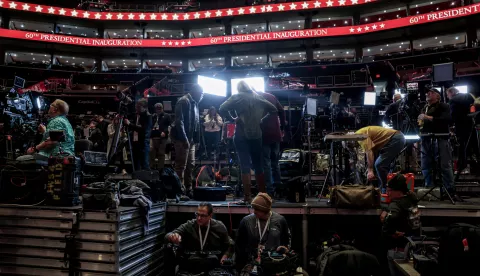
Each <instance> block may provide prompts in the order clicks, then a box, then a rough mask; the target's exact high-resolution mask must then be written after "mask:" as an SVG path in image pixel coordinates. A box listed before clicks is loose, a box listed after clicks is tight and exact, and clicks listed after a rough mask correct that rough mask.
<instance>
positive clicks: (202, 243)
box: [198, 221, 210, 251]
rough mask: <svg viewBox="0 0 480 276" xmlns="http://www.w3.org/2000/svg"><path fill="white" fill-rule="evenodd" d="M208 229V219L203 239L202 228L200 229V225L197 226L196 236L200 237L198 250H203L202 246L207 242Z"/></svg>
mask: <svg viewBox="0 0 480 276" xmlns="http://www.w3.org/2000/svg"><path fill="white" fill-rule="evenodd" d="M209 231H210V221H209V222H208V227H207V232H205V239H203V237H202V230H201V229H200V225H199V226H198V236H199V237H200V250H201V251H203V247H204V246H205V243H206V242H207V237H208V232H209Z"/></svg>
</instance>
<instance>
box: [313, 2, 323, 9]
mask: <svg viewBox="0 0 480 276" xmlns="http://www.w3.org/2000/svg"><path fill="white" fill-rule="evenodd" d="M320 5H322V3H320V2H318V1H315V3H313V6H314V7H315V8H320Z"/></svg>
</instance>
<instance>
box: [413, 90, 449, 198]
mask: <svg viewBox="0 0 480 276" xmlns="http://www.w3.org/2000/svg"><path fill="white" fill-rule="evenodd" d="M440 99H441V95H440V92H439V91H438V90H437V89H434V88H431V89H429V90H428V91H427V95H426V100H427V105H426V106H425V107H424V109H423V111H422V113H423V114H420V115H419V116H418V123H419V125H420V132H421V133H423V134H428V133H437V134H440V133H450V130H449V124H450V121H451V118H452V117H451V115H450V107H449V106H448V104H446V103H442V102H440ZM436 141H437V145H433V144H432V140H431V139H430V138H425V137H424V138H422V140H421V149H422V150H421V151H422V152H421V160H422V164H421V165H422V173H423V176H424V178H425V185H426V187H431V186H432V177H431V175H430V173H431V170H432V164H431V162H432V154H433V152H432V151H438V155H439V156H440V170H441V172H442V179H443V184H444V185H445V187H446V188H447V190H448V192H450V193H451V194H452V196H453V195H454V194H455V186H454V182H453V170H452V147H451V145H450V141H449V138H448V137H445V138H442V137H439V138H438V139H436Z"/></svg>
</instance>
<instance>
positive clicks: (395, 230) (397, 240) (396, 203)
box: [380, 174, 420, 276]
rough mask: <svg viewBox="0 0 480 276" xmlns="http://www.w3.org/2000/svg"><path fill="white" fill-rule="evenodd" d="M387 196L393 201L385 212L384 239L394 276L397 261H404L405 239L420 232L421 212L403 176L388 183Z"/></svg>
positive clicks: (395, 177) (398, 176)
mask: <svg viewBox="0 0 480 276" xmlns="http://www.w3.org/2000/svg"><path fill="white" fill-rule="evenodd" d="M387 194H388V196H389V198H390V199H391V203H390V204H389V206H388V210H387V211H383V212H382V214H381V216H380V220H381V222H382V238H383V241H384V245H385V246H386V249H387V250H388V254H387V257H388V266H389V269H390V274H391V275H392V276H394V275H397V274H396V272H395V263H394V260H396V259H404V257H405V252H404V248H405V245H406V244H407V239H406V238H405V237H407V236H412V235H418V234H419V230H420V212H419V210H418V206H417V203H418V200H417V197H416V196H415V194H414V193H411V192H410V191H409V190H408V187H407V180H406V179H405V176H403V175H402V174H397V175H395V176H394V177H393V178H392V179H390V181H389V182H388V183H387Z"/></svg>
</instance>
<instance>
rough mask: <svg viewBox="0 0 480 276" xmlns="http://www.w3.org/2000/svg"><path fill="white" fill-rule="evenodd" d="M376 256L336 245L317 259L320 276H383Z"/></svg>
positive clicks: (350, 247) (346, 246)
mask: <svg viewBox="0 0 480 276" xmlns="http://www.w3.org/2000/svg"><path fill="white" fill-rule="evenodd" d="M380 272H381V270H380V263H379V262H378V260H377V258H375V256H373V255H371V254H368V253H365V252H362V251H359V250H357V249H356V248H355V247H353V246H349V245H342V244H340V245H334V246H332V247H329V248H327V249H326V250H325V251H324V252H323V253H322V254H321V255H320V256H319V257H318V258H317V275H319V276H337V275H342V276H343V275H345V276H346V275H348V276H381V273H380Z"/></svg>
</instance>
